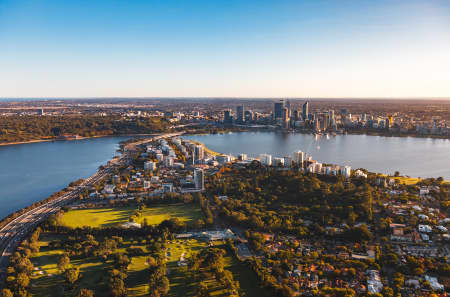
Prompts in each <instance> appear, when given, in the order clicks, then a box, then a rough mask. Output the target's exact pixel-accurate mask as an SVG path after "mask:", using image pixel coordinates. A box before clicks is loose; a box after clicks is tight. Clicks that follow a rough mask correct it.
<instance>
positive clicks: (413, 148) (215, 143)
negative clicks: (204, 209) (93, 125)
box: [0, 132, 450, 218]
mask: <svg viewBox="0 0 450 297" xmlns="http://www.w3.org/2000/svg"><path fill="white" fill-rule="evenodd" d="M128 138H129V137H107V138H93V139H85V140H77V141H58V142H42V143H31V144H20V145H13V146H0V218H3V217H4V216H6V215H8V214H10V213H12V212H13V211H15V210H18V209H21V208H23V207H25V206H27V205H30V204H32V203H33V202H36V201H39V200H42V199H44V198H46V197H48V196H49V195H51V194H52V193H54V192H56V191H58V190H61V189H62V188H64V187H66V186H67V185H68V184H69V183H70V182H72V181H74V180H76V179H79V178H86V177H88V176H91V175H92V174H93V173H94V172H95V171H96V170H97V168H98V167H99V166H100V165H102V164H106V162H107V161H109V160H110V159H111V158H112V157H113V156H114V155H115V154H116V150H117V148H118V143H119V142H120V141H122V140H125V139H128ZM185 138H187V139H195V140H198V141H201V142H203V143H205V144H206V145H207V146H208V147H209V148H211V149H212V150H215V151H218V152H222V153H231V154H233V155H237V154H239V153H247V154H248V155H250V156H257V155H258V154H260V153H269V154H272V155H274V156H280V157H281V156H286V155H292V153H293V152H294V151H296V150H302V151H305V152H308V153H309V154H311V155H312V157H313V158H314V159H316V160H319V161H322V162H327V163H335V164H340V165H345V164H347V165H351V166H352V167H354V168H358V167H363V168H367V169H369V170H370V171H374V172H382V173H393V172H394V171H396V170H399V171H400V172H401V173H402V174H406V175H410V176H417V177H418V176H420V177H439V176H442V177H444V178H445V179H446V180H450V141H449V140H441V139H426V138H398V137H378V136H365V135H338V136H335V137H332V136H331V137H330V139H326V137H322V138H321V139H319V140H317V141H316V140H315V139H314V136H313V135H308V134H294V133H279V132H244V133H232V134H222V135H199V136H186V137H185Z"/></svg>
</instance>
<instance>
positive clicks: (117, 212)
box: [61, 204, 203, 228]
mask: <svg viewBox="0 0 450 297" xmlns="http://www.w3.org/2000/svg"><path fill="white" fill-rule="evenodd" d="M136 210H137V208H136V207H134V206H131V207H114V208H89V209H75V210H70V211H69V212H67V213H65V214H64V216H63V217H62V220H61V224H62V225H64V226H67V227H72V228H77V227H84V226H89V227H109V226H114V225H118V224H123V223H125V222H128V221H129V220H130V218H131V216H133V215H135V213H136ZM171 218H177V219H179V220H180V221H182V222H186V223H191V222H195V221H196V220H198V219H201V218H203V213H202V211H201V209H200V207H199V206H198V205H196V204H174V205H156V206H151V207H148V208H145V209H144V210H142V212H141V215H140V216H138V218H137V220H136V222H137V223H143V222H144V220H145V219H146V220H147V222H148V223H149V224H151V225H157V224H160V223H161V222H162V221H164V220H167V219H171Z"/></svg>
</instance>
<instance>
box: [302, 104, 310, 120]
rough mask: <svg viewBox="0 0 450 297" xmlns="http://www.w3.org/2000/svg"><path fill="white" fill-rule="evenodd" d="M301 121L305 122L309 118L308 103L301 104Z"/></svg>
mask: <svg viewBox="0 0 450 297" xmlns="http://www.w3.org/2000/svg"><path fill="white" fill-rule="evenodd" d="M302 116H303V120H304V121H305V120H307V119H308V118H309V102H308V101H306V102H305V104H303V114H302Z"/></svg>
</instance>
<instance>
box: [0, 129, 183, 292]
mask: <svg viewBox="0 0 450 297" xmlns="http://www.w3.org/2000/svg"><path fill="white" fill-rule="evenodd" d="M181 134H183V133H182V132H180V133H167V134H162V135H158V136H155V137H152V138H149V139H145V140H141V141H138V142H134V143H130V144H128V145H127V146H126V147H125V152H124V154H123V155H122V157H121V158H119V159H113V160H112V161H110V162H109V163H108V165H106V166H105V167H104V168H102V169H99V171H97V172H96V173H95V174H94V175H92V176H91V177H89V178H87V179H85V180H84V181H83V183H82V184H81V185H79V186H77V187H76V188H75V189H73V190H71V191H69V192H66V193H65V194H64V195H62V196H60V197H58V198H56V199H54V200H52V201H50V202H48V203H46V204H43V205H41V206H39V207H36V208H34V209H31V210H29V211H28V212H26V213H24V214H22V215H20V216H19V217H17V218H15V219H14V220H12V221H11V222H9V223H8V224H7V225H5V226H4V227H3V228H2V229H0V289H2V288H3V284H4V279H5V277H6V268H7V267H8V263H9V257H10V256H11V255H12V254H13V253H14V251H15V250H16V248H17V246H18V245H19V244H20V243H21V242H22V240H23V239H24V238H25V236H26V235H27V234H28V233H29V232H31V231H33V230H34V228H35V227H36V226H37V225H38V224H39V223H41V222H42V221H43V220H45V219H46V218H47V217H48V216H49V215H51V214H54V213H57V212H58V211H59V210H60V209H61V207H62V206H64V205H67V204H69V203H70V202H72V200H73V199H74V198H76V197H78V195H79V194H80V193H81V192H82V191H84V189H85V188H86V187H90V186H92V185H93V184H95V183H97V182H98V181H101V180H102V179H104V178H106V177H107V176H109V175H111V174H112V173H113V171H114V167H115V166H119V165H123V164H127V162H128V160H130V159H131V158H129V157H130V153H129V152H132V151H133V150H134V149H135V148H136V146H138V145H141V144H144V143H147V142H151V141H154V140H158V139H161V138H167V137H174V136H179V135H181Z"/></svg>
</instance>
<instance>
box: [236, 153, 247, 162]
mask: <svg viewBox="0 0 450 297" xmlns="http://www.w3.org/2000/svg"><path fill="white" fill-rule="evenodd" d="M238 160H240V161H245V160H247V154H239V155H238Z"/></svg>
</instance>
